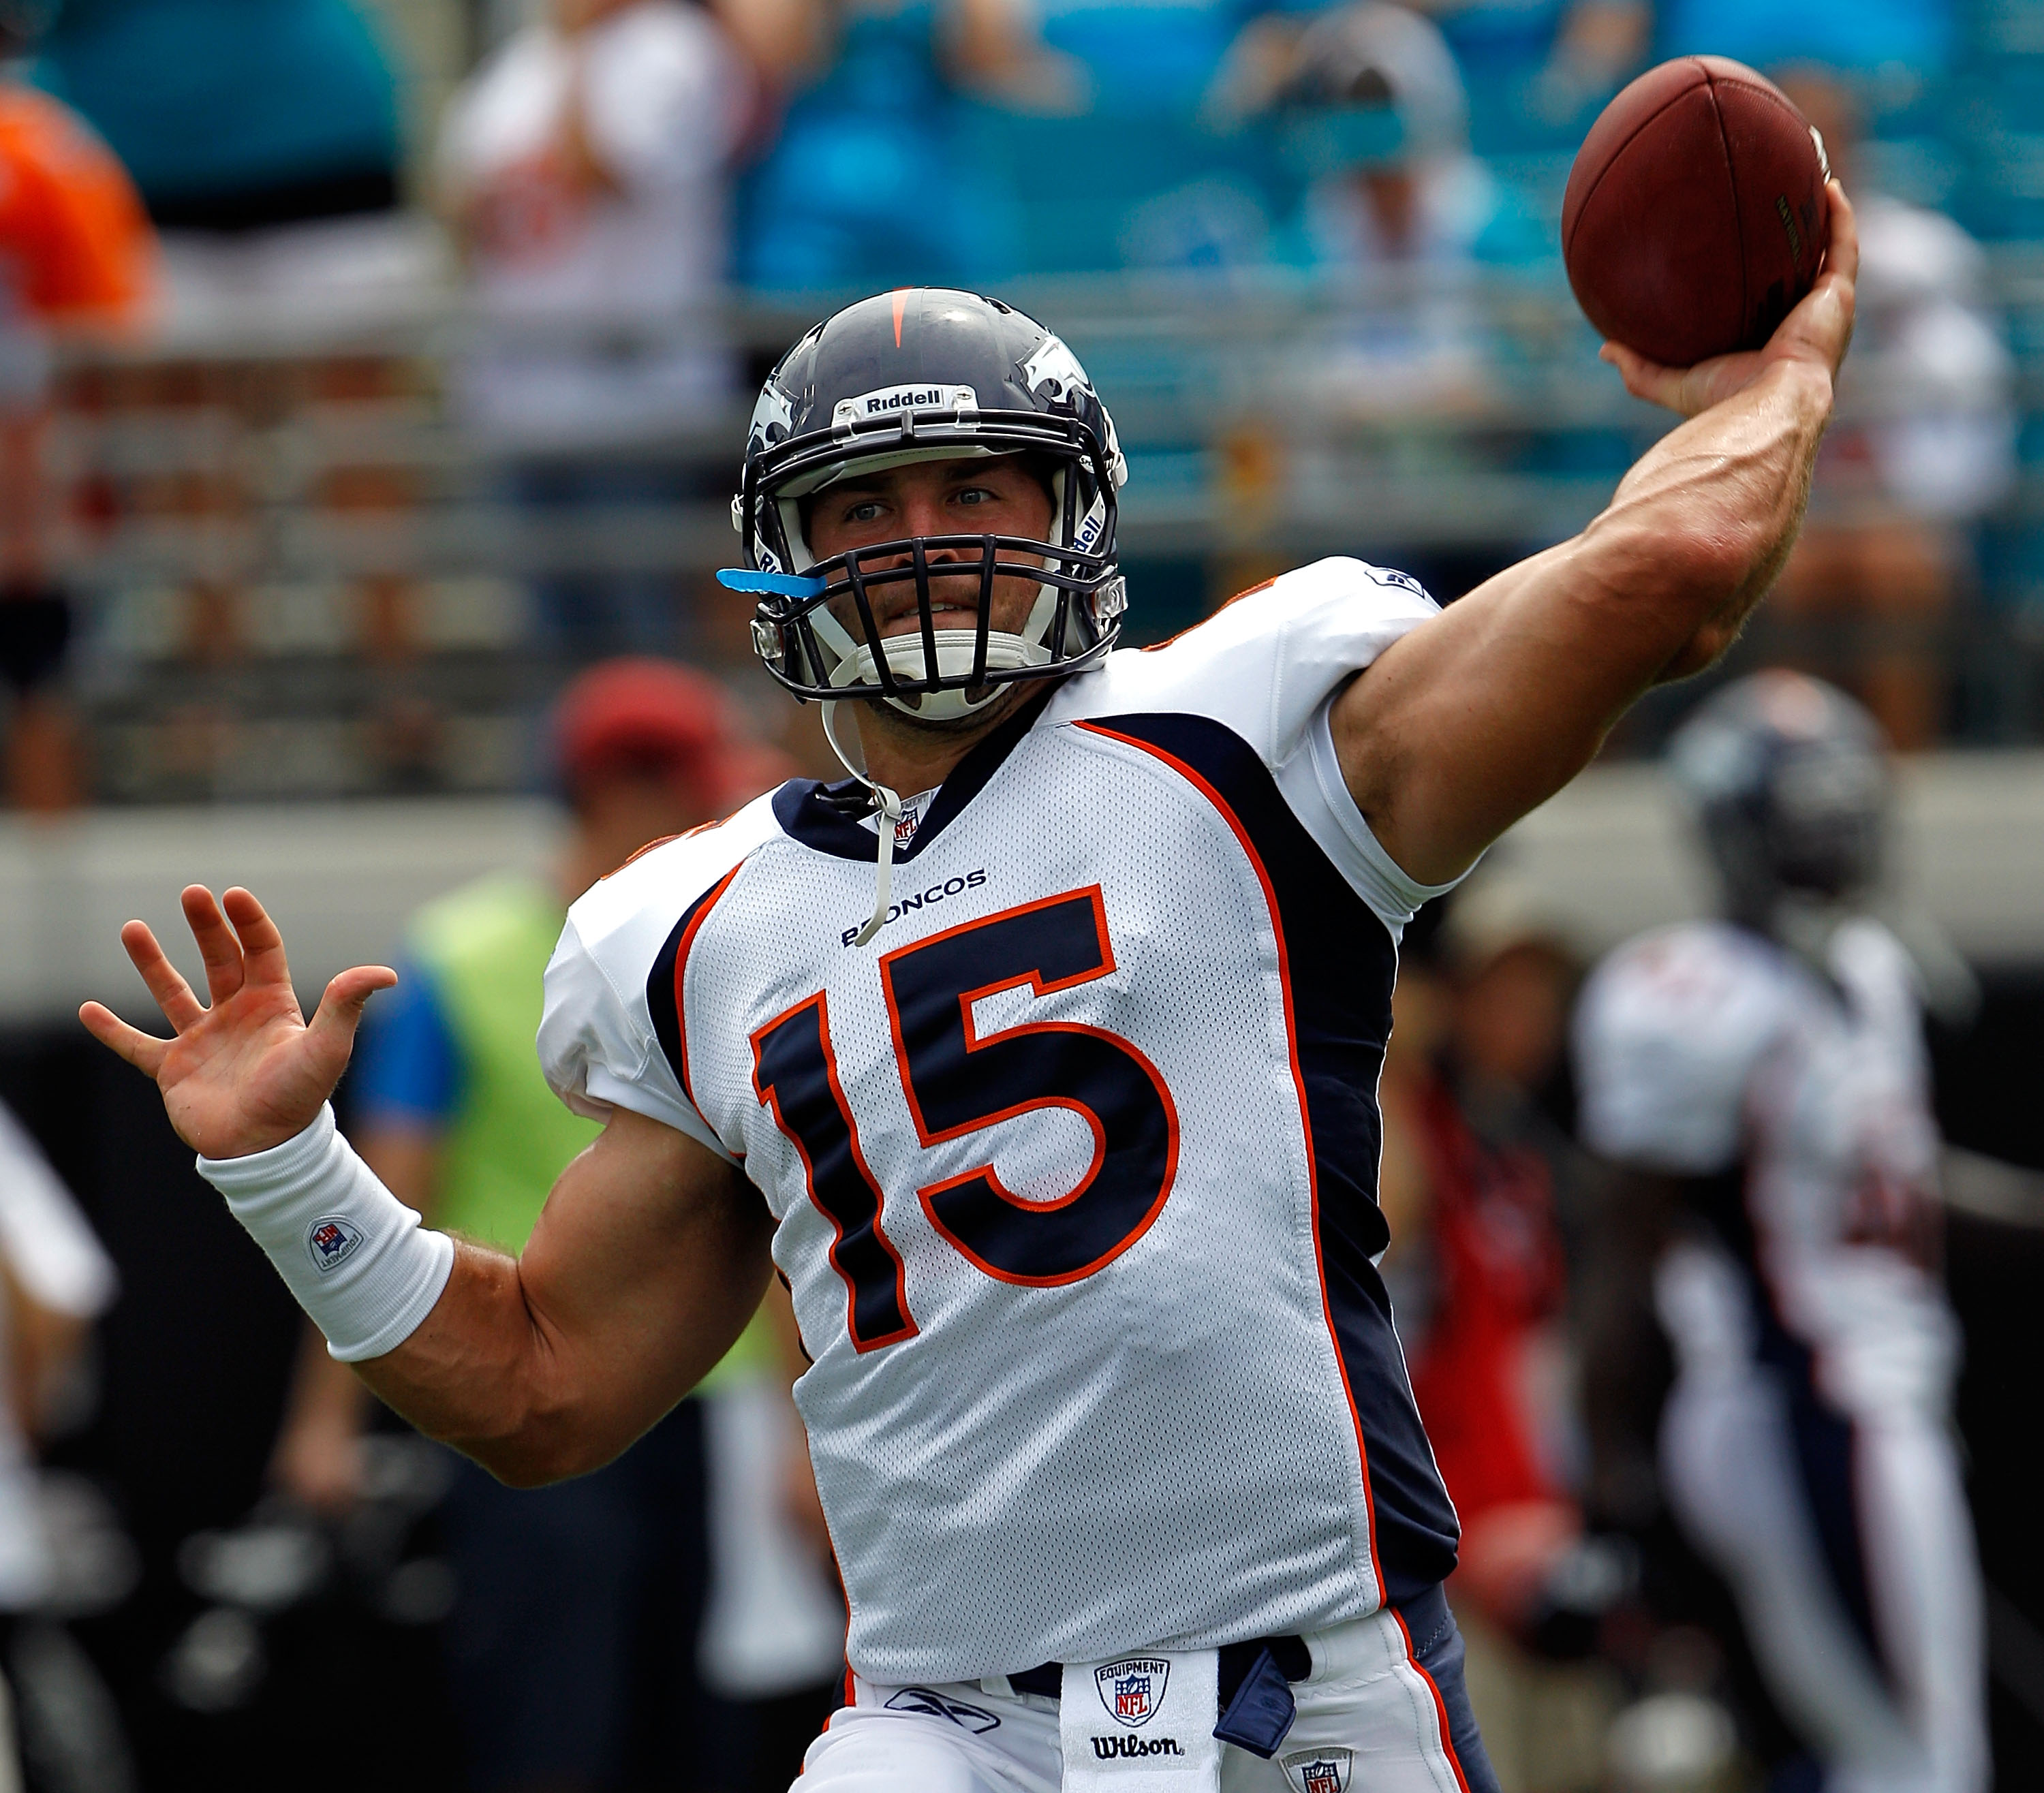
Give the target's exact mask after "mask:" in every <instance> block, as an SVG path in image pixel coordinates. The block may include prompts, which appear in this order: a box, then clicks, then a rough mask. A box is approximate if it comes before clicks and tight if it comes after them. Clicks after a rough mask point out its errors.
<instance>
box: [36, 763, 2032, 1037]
mask: <svg viewBox="0 0 2044 1793" xmlns="http://www.w3.org/2000/svg"><path fill="white" fill-rule="evenodd" d="M558 827H559V821H558V818H557V816H555V812H553V811H552V810H551V808H549V806H548V805H547V804H545V803H544V802H541V801H537V800H535V799H518V798H512V799H496V798H492V799H480V800H478V799H455V798H447V799H437V798H434V799H410V800H406V801H393V802H360V803H334V804H320V803H302V804H278V805H274V806H271V805H259V804H247V805H225V804H224V805H216V806H209V807H203V808H140V809H129V810H117V809H102V810H98V811H93V812H87V813H86V814H84V815H83V816H78V817H76V818H74V819H70V820H63V821H60V822H53V823H52V822H33V821H28V820H20V819H10V820H6V821H4V822H0V1022H6V1023H37V1022H42V1021H48V1020H52V1019H59V1018H61V1017H63V1016H66V1015H67V1014H69V1013H70V1012H71V1011H72V1010H74V1009H75V1008H76V1006H77V1004H79V1002H80V1001H82V1000H84V999H85V998H86V996H98V997H100V998H102V1000H106V1001H108V1002H109V1003H110V1004H112V1005H113V1007H114V1008H117V1009H118V1010H120V1011H121V1012H124V1013H125V1014H128V1015H129V1016H131V1017H133V1018H137V1019H140V1018H143V1017H145V1016H148V1014H149V1013H150V1012H151V1009H152V1005H151V1004H149V1003H148V999H147V997H146V996H144V992H143V991H142V989H141V987H140V983H139V981H137V980H136V977H135V976H134V974H133V972H132V971H131V970H130V969H129V967H128V965H127V962H126V960H125V957H124V955H123V954H122V953H121V946H120V943H119V940H118V939H117V935H118V931H119V929H120V927H121V923H122V922H123V921H125V920H127V919H128V918H129V916H141V917H142V918H143V919H144V920H147V921H148V922H149V923H151V924H152V926H153V927H156V929H157V931H158V932H159V935H161V936H162V937H163V939H166V940H167V941H168V942H171V943H172V944H171V954H172V956H173V958H175V959H176V960H177V961H178V962H179V964H180V965H183V966H185V967H186V969H187V973H188V974H192V975H194V976H195V975H196V973H197V969H198V967H197V964H196V955H195V954H194V953H193V952H192V950H191V948H190V936H189V935H188V934H187V933H186V931H185V928H184V927H183V922H182V920H180V918H179V915H178V911H177V893H178V892H179V889H181V888H182V887H183V885H186V884H187V883H190V882H192V881H201V882H206V883H210V884H212V885H213V887H214V888H215V889H219V888H221V887H222V886H224V885H226V884H229V883H240V884H246V885H248V886H249V887H250V888H251V889H254V890H255V892H256V893H258V894H259V896H261V897H263V900H265V902H266V903H267V904H269V905H270V907H271V910H272V912H274V913H275V916H277V919H278V921H279V924H280V925H281V926H282V928H283V930H284V933H285V938H286V941H287V942H288V943H289V944H290V950H291V954H292V964H293V968H294V973H295V975H296V977H297V980H298V987H299V989H300V991H301V992H302V995H304V996H305V997H307V998H308V999H315V998H317V994H318V992H319V990H320V989H321V985H323V984H324V983H325V981H326V979H327V978H328V977H331V976H332V974H333V973H335V972H336V971H338V970H340V969H342V968H343V967H344V966H348V965H350V964H355V963H361V962H365V961H367V962H375V961H382V960H387V959H388V958H390V956H391V955H392V954H393V953H394V951H395V950H396V949H397V943H398V937H399V934H400V931H401V928H402V927H403V924H404V920H405V916H407V915H409V913H410V912H412V910H413V909H414V908H417V906H418V905H419V904H421V903H422V902H424V901H425V900H426V899H427V898H428V897H432V896H433V895H434V894H436V893H438V892H440V891H442V890H445V889H451V887H452V886H454V885H456V884H459V883H461V882H462V881H464V880H466V879H467V878H470V877H474V876H476V875H477V874H478V873H482V872H484V871H486V870H491V869H493V868H495V867H498V866H519V867H524V868H528V869H530V870H535V871H540V870H544V868H545V867H546V866H547V865H548V862H549V860H550V858H551V852H552V847H553V843H554V840H555V831H556V829H557V828H558ZM1899 833H1900V843H1899V852H1898V859H1899V864H1898V866H1897V883H1898V885H1899V887H1900V891H1901V892H1902V893H1903V895H1904V897H1905V899H1906V900H1908V901H1909V902H1910V903H1911V905H1912V906H1914V907H1915V908H1919V909H1920V910H1922V911H1924V912H1927V913H1928V914H1929V915H1930V916H1931V917H1932V918H1934V920H1937V921H1938V923H1941V924H1942V927H1943V929H1944V930H1945V931H1946V934H1948V935H1950V938H1951V939H1952V941H1953V942H1954V944H1956V945H1957V946H1958V948H1959V950H1961V952H1963V953H1965V954H1966V956H1967V957H1968V958H1970V959H1972V960H1973V962H1975V963H1976V964H1979V965H1983V966H1993V967H2004V968H2007V967H2020V966H2044V753H2039V754H2032V753H2021V754H2015V753H2003V754H1934V755H1930V756H1927V757H1925V758H1920V759H1917V760H1915V761H1912V762H1909V763H1908V765H1907V766H1905V768H1904V773H1903V777H1902V786H1901V803H1900V831H1899ZM1493 860H1494V862H1495V864H1496V867H1497V869H1499V870H1509V871H1510V872H1511V873H1512V874H1513V875H1514V876H1515V877H1516V878H1518V879H1520V880H1522V881H1523V882H1524V884H1525V885H1527V887H1528V888H1529V889H1531V892H1533V893H1535V895H1536V896H1537V898H1538V900H1539V902H1540V904H1542V906H1543V908H1546V909H1548V910H1550V911H1551V912H1553V913H1554V915H1555V916H1558V917H1559V918H1561V919H1562V920H1564V921H1565V922H1566V924H1567V926H1568V927H1569V932H1570V933H1571V935H1573V937H1574V938H1575V939H1577V942H1578V943H1579V944H1580V945H1581V946H1582V947H1583V949H1584V950H1585V951H1588V952H1594V951H1598V950H1602V949H1603V948H1604V947H1605V946H1609V945H1611V944H1612V943H1616V941H1618V940H1619V939H1623V938H1624V937H1625V936H1626V935H1628V934H1631V933H1632V932H1634V931H1637V930H1638V929H1640V928H1642V927H1650V926H1652V925H1653V924H1654V923H1658V922H1662V921H1666V920H1673V919H1675V918H1677V917H1679V916H1689V915H1694V914H1698V913H1701V912H1704V910H1705V909H1706V908H1708V903H1709V900H1710V890H1709V885H1708V881H1707V880H1706V879H1705V878H1704V876H1703V875H1702V873H1701V870H1700V866H1699V864H1698V862H1697V861H1696V858H1695V857H1694V855H1693V854H1692V852H1691V850H1690V849H1689V844H1688V841H1687V839H1686V835H1685V824H1684V821H1683V818H1682V814H1681V809H1680V807H1679V805H1678V804H1677V802H1676V801H1675V799H1674V797H1673V793H1672V792H1671V791H1670V790H1669V787H1668V785H1667V783H1666V779H1665V778H1664V777H1663V776H1662V773H1661V772H1660V770H1659V769H1658V767H1654V766H1613V767H1609V768H1603V767H1599V768H1593V769H1592V770H1590V771H1589V772H1588V773H1586V774H1585V775H1584V776H1583V777H1581V778H1580V779H1578V780H1577V782H1576V783H1575V784H1574V785H1572V786H1571V787H1570V788H1569V789H1567V790H1566V791H1565V792H1563V793H1562V795H1561V796H1559V797H1556V798H1555V799H1554V801H1552V802H1551V803H1550V804H1547V805H1546V807H1545V808H1543V809H1541V810H1540V811H1539V812H1537V813H1535V815H1533V816H1529V817H1528V818H1527V820H1526V821H1525V822H1523V823H1522V824H1520V827H1518V828H1516V829H1515V830H1514V831H1512V835H1510V836H1508V839H1507V841H1506V842H1505V843H1502V844H1500V847H1498V848H1497V849H1496V850H1494V852H1493Z"/></svg>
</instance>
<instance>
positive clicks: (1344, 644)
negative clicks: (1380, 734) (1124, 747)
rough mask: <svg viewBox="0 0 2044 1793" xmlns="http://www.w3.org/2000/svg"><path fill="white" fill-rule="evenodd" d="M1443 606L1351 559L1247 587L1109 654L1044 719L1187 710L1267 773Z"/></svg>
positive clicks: (1407, 579) (1404, 577) (1398, 576)
mask: <svg viewBox="0 0 2044 1793" xmlns="http://www.w3.org/2000/svg"><path fill="white" fill-rule="evenodd" d="M1439 614H1440V606H1439V605H1437V604H1436V603H1435V601H1433V599H1432V598H1431V597H1428V596H1427V593H1426V590H1425V589H1424V588H1423V586H1421V585H1420V583H1419V582H1418V581H1417V580H1416V579H1414V578H1412V577H1411V576H1410V575H1409V574H1404V573H1399V572H1395V571H1393V570H1389V569H1388V568H1385V567H1381V566H1370V564H1369V563H1368V562H1365V561H1361V560H1353V559H1347V558H1335V559H1327V560H1317V561H1315V562H1313V563H1312V565H1311V566H1301V567H1298V568H1297V569H1295V570H1293V571H1292V572H1289V573H1285V574H1281V575H1280V576H1279V577H1278V578H1275V579H1272V580H1270V581H1269V582H1266V583H1265V584H1263V585H1261V586H1254V587H1252V588H1251V589H1250V590H1248V591H1246V592H1244V593H1242V594H1241V595H1240V596H1239V597H1235V598H1232V599H1231V600H1230V601H1228V603H1227V604H1226V605H1224V606H1223V607H1222V608H1221V609H1220V610H1219V611H1217V612H1215V614H1214V615H1212V616H1209V617H1208V619H1207V620H1205V621H1204V622H1203V623H1200V624H1196V625H1195V626H1194V627H1193V628H1189V629H1187V630H1186V631H1185V632H1184V633H1183V634H1181V635H1176V636H1174V637H1173V638H1172V639H1170V640H1169V641H1167V642H1165V643H1161V644H1160V645H1159V646H1158V647H1151V648H1143V649H1137V650H1126V651H1120V652H1117V653H1115V654H1112V655H1109V656H1108V660H1107V663H1106V664H1105V666H1103V667H1102V668H1101V670H1100V671H1099V672H1098V673H1097V674H1090V675H1089V676H1087V677H1085V678H1076V679H1074V680H1072V681H1070V682H1069V683H1068V684H1067V685H1066V686H1065V687H1064V688H1063V689H1062V690H1060V691H1059V692H1058V695H1057V697H1055V698H1054V699H1053V700H1052V701H1051V707H1050V708H1049V710H1048V711H1047V712H1046V713H1045V717H1044V720H1046V721H1047V722H1070V721H1080V720H1085V719H1086V718H1089V717H1093V716H1114V715H1117V714H1121V715H1125V714H1129V713H1133V712H1158V711H1182V712H1189V713H1191V714H1193V715H1197V716H1210V717H1212V719H1213V720H1216V721H1217V722H1221V723H1224V724H1226V725H1227V726H1228V728H1231V729H1232V730H1233V731H1235V733H1236V734H1237V735H1240V736H1241V737H1242V739H1243V740H1245V741H1247V743H1249V744H1250V746H1251V747H1253V748H1254V749H1255V750H1256V751H1257V753H1258V754H1259V755H1260V756H1261V757H1262V760H1263V762H1264V763H1265V764H1266V766H1281V765H1282V764H1284V763H1285V762H1286V761H1287V760H1289V758H1292V756H1293V754H1295V753H1297V751H1298V750H1299V749H1300V747H1302V746H1303V745H1304V743H1306V740H1307V739H1308V732H1309V731H1310V729H1311V727H1312V721H1313V719H1314V717H1315V716H1316V715H1317V714H1318V713H1319V712H1320V707H1321V705H1324V703H1325V702H1326V701H1327V699H1328V698H1329V697H1331V696H1332V695H1333V693H1335V691H1336V690H1337V689H1339V687H1340V686H1341V685H1342V684H1343V682H1344V681H1347V679H1348V678H1350V677H1351V676H1352V675H1353V674H1356V673H1358V672H1359V671H1361V670H1362V669H1363V668H1364V667H1366V666H1369V665H1370V662H1372V661H1374V660H1375V659H1376V658H1377V655H1380V654H1381V653H1382V652H1383V651H1385V648H1387V647H1389V646H1390V645H1391V644H1392V643H1393V642H1394V641H1397V639H1399V638H1400V636H1401V635H1405V634H1407V633H1408V632H1409V631H1411V630H1412V629H1414V628H1418V627H1419V626H1420V624H1422V623H1424V622H1426V621H1427V620H1430V619H1431V618H1432V617H1434V616H1439Z"/></svg>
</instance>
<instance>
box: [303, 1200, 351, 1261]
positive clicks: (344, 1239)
mask: <svg viewBox="0 0 2044 1793" xmlns="http://www.w3.org/2000/svg"><path fill="white" fill-rule="evenodd" d="M361 1243H362V1229H361V1228H360V1227H358V1226H356V1225H355V1223H354V1222H353V1221H352V1220H347V1219H343V1218H342V1217H341V1216H340V1215H338V1214H325V1215H321V1216H320V1218H319V1219H317V1220H315V1221H314V1222H313V1223H312V1224H311V1225H310V1226H309V1227H307V1228H306V1229H305V1250H306V1251H307V1252H308V1253H309V1254H310V1255H311V1257H312V1261H313V1269H315V1270H317V1271H318V1272H319V1273H320V1274H321V1276H325V1274H326V1273H327V1272H328V1271H329V1270H334V1269H339V1268H340V1266H341V1265H344V1264H345V1263H346V1262H347V1261H348V1259H349V1258H351V1257H353V1256H354V1255H355V1248H356V1247H357V1246H359V1245H360V1244H361Z"/></svg>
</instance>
